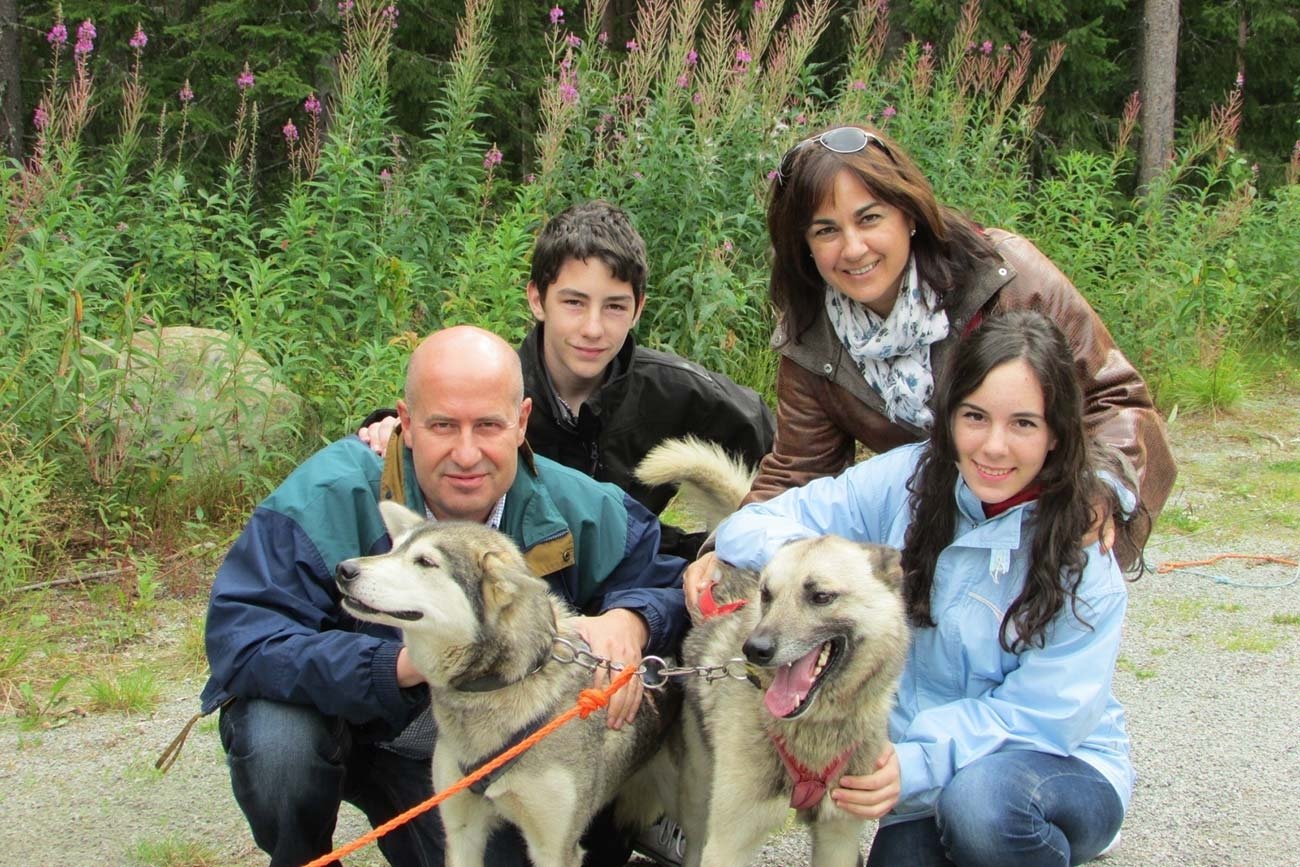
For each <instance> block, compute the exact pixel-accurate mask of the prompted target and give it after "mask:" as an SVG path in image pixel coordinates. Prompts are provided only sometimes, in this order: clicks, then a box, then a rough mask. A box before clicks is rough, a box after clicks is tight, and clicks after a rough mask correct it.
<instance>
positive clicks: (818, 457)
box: [746, 229, 1177, 567]
mask: <svg viewBox="0 0 1300 867" xmlns="http://www.w3.org/2000/svg"><path fill="white" fill-rule="evenodd" d="M988 235H989V238H990V239H991V240H992V241H993V243H994V247H995V249H996V250H997V252H998V255H999V256H1000V257H1001V261H998V262H990V263H988V264H987V265H985V266H983V267H981V268H980V269H978V270H977V271H975V273H974V274H973V275H972V279H971V282H970V285H969V287H968V288H967V289H966V290H965V291H964V292H963V293H962V294H961V296H960V297H958V298H956V299H955V300H954V302H953V303H952V305H951V306H950V307H949V309H948V318H949V324H950V326H951V327H950V331H949V334H948V336H947V337H946V338H944V339H943V340H942V341H940V342H939V343H936V344H935V345H934V346H933V347H932V348H931V353H932V354H931V362H932V365H933V368H934V370H935V372H936V374H937V373H938V372H939V371H941V370H943V367H944V363H945V362H946V360H947V358H948V356H949V355H950V354H951V352H952V350H953V347H954V346H955V345H956V343H957V341H958V340H959V339H960V338H961V335H962V333H963V330H964V329H965V327H966V326H967V324H968V323H969V322H970V320H971V317H973V316H975V315H976V314H977V313H980V312H981V311H998V310H1013V309H1023V308H1031V309H1034V310H1039V311H1042V312H1043V313H1045V314H1047V315H1048V316H1050V317H1051V318H1052V319H1053V320H1054V321H1055V322H1056V324H1057V325H1058V326H1059V327H1060V328H1061V330H1062V331H1064V332H1065V336H1066V338H1067V340H1069V343H1070V346H1071V347H1073V349H1074V356H1075V360H1076V363H1077V367H1078V371H1079V376H1080V378H1081V381H1082V382H1083V383H1084V417H1085V422H1086V424H1087V428H1088V432H1089V433H1091V434H1092V435H1093V436H1094V437H1096V438H1097V439H1098V440H1099V441H1100V442H1102V443H1104V444H1106V445H1109V446H1112V447H1113V448H1114V449H1116V450H1117V452H1118V455H1117V457H1118V460H1119V463H1120V464H1121V472H1122V474H1123V475H1124V476H1125V479H1124V481H1125V483H1126V484H1127V485H1128V487H1129V489H1130V490H1133V491H1134V492H1135V493H1136V494H1137V495H1138V501H1139V503H1140V504H1141V506H1142V507H1143V508H1142V509H1140V510H1139V511H1138V513H1136V514H1135V515H1134V516H1133V518H1132V520H1131V521H1129V522H1127V523H1125V524H1121V525H1120V527H1119V532H1118V534H1117V539H1116V553H1117V555H1118V556H1119V558H1120V562H1121V563H1123V564H1124V565H1125V566H1126V567H1131V566H1132V565H1134V564H1135V563H1136V555H1137V553H1138V552H1139V551H1140V550H1141V548H1142V546H1143V545H1144V544H1145V543H1146V539H1147V536H1148V535H1149V534H1150V532H1151V523H1152V521H1154V520H1155V517H1156V516H1157V515H1158V514H1159V513H1160V509H1161V508H1162V507H1163V506H1164V504H1165V500H1166V499H1167V498H1168V497H1169V492H1170V490H1171V489H1172V488H1173V484H1174V478H1175V476H1176V474H1177V470H1176V468H1175V466H1174V458H1173V454H1172V452H1171V451H1170V448H1169V439H1168V435H1167V433H1166V431H1165V424H1164V420H1163V419H1161V417H1160V414H1159V413H1158V412H1157V411H1156V409H1155V407H1154V406H1153V405H1152V403H1151V395H1150V392H1149V391H1148V390H1147V386H1146V383H1145V382H1144V381H1143V380H1142V377H1141V376H1140V375H1139V374H1138V372H1137V370H1135V369H1134V367H1133V365H1132V364H1130V363H1129V360H1128V359H1127V358H1125V357H1124V354H1123V353H1122V352H1120V350H1119V348H1118V347H1117V346H1116V345H1115V341H1114V340H1113V339H1112V338H1111V336H1110V332H1109V331H1107V330H1106V326H1105V325H1104V324H1103V323H1102V321H1101V319H1100V318H1099V317H1098V316H1097V314H1096V313H1095V312H1094V311H1093V309H1092V307H1090V306H1089V305H1088V302H1087V301H1086V300H1084V298H1083V296H1082V295H1080V294H1079V292H1078V290H1077V289H1075V288H1074V286H1073V284H1071V283H1070V281H1069V280H1068V279H1067V278H1066V276H1065V275H1064V274H1062V273H1061V271H1060V270H1059V269H1058V268H1057V267H1056V266H1055V265H1053V264H1052V262H1051V260H1049V259H1048V258H1047V257H1046V256H1044V255H1043V254H1042V253H1041V252H1040V251H1039V250H1038V248H1037V247H1035V246H1034V245H1033V244H1031V243H1030V242H1029V241H1027V240H1026V239H1024V238H1022V237H1020V236H1018V235H1013V234H1011V233H1009V232H1005V231H1002V230H999V229H990V230H988ZM773 344H774V346H775V347H776V348H777V349H778V351H779V352H780V353H781V364H780V368H779V370H778V373H777V384H776V393H777V410H776V415H777V425H776V441H775V442H774V443H773V446H772V452H771V453H770V454H768V455H767V457H765V458H764V459H763V462H762V464H761V465H760V468H759V473H758V477H757V478H756V479H755V480H754V484H753V487H752V488H751V489H750V492H749V496H748V498H746V502H759V501H762V500H767V499H770V498H771V497H774V496H776V495H777V494H779V493H781V492H782V491H784V490H786V489H787V488H793V487H797V486H799V485H803V484H805V483H806V482H808V481H810V480H812V479H814V478H817V477H819V476H828V475H834V474H835V473H838V472H840V471H841V470H843V469H844V468H845V467H847V466H848V465H849V464H850V463H851V462H852V461H853V458H854V443H855V442H860V443H862V444H863V445H864V446H866V448H868V449H869V450H871V451H872V452H882V451H886V450H888V449H891V448H893V447H894V446H898V445H901V444H903V443H907V442H914V441H916V440H919V439H922V438H924V436H925V431H922V430H920V429H919V428H914V427H912V426H910V425H908V424H905V423H900V422H893V421H890V420H889V419H888V418H887V417H886V416H885V414H884V403H883V402H882V401H881V399H880V397H879V396H878V395H877V394H876V393H875V392H873V391H872V390H871V389H870V388H869V387H868V386H867V384H866V381H865V380H864V379H863V377H862V374H861V372H860V371H859V370H858V367H857V365H856V364H854V362H853V359H852V358H850V357H849V354H848V352H847V350H845V348H844V346H843V344H842V343H841V342H840V340H839V338H838V337H837V336H836V334H835V332H834V330H833V328H832V327H831V324H830V320H829V319H828V318H827V317H826V316H825V314H823V315H821V316H819V317H818V319H817V321H816V322H815V323H814V324H813V325H812V327H810V328H809V329H808V331H807V332H805V333H804V334H803V335H802V336H801V338H800V339H799V341H798V342H794V341H788V342H786V341H783V340H782V335H781V332H780V330H779V329H778V332H777V335H776V336H775V337H774V338H773ZM1120 456H1122V457H1120Z"/></svg>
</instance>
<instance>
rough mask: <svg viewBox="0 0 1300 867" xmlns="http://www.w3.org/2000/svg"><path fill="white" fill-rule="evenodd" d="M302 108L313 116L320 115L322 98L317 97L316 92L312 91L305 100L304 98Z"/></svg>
mask: <svg viewBox="0 0 1300 867" xmlns="http://www.w3.org/2000/svg"><path fill="white" fill-rule="evenodd" d="M302 110H303V111H305V112H307V113H308V114H309V115H311V116H312V117H320V100H319V99H317V98H316V94H315V93H312V94H311V95H310V96H308V97H307V98H306V99H305V100H303V103H302Z"/></svg>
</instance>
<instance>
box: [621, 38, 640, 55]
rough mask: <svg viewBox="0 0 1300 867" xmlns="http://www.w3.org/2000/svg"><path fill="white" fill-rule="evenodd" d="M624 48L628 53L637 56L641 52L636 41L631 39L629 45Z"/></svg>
mask: <svg viewBox="0 0 1300 867" xmlns="http://www.w3.org/2000/svg"><path fill="white" fill-rule="evenodd" d="M624 47H626V48H627V50H628V53H630V54H636V53H637V52H638V51H640V50H641V46H640V45H639V44H638V43H637V41H636V40H635V39H629V40H628V41H627V45H626V46H624Z"/></svg>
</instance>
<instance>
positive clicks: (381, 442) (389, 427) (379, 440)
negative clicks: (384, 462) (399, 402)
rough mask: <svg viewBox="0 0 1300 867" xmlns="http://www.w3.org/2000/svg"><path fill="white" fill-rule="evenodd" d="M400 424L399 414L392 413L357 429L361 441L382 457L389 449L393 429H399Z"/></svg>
mask: <svg viewBox="0 0 1300 867" xmlns="http://www.w3.org/2000/svg"><path fill="white" fill-rule="evenodd" d="M398 424H399V422H398V420H397V416H395V415H390V416H388V418H381V419H380V420H379V421H377V422H375V423H374V424H372V425H367V426H366V427H363V428H361V429H360V430H358V431H357V436H358V437H360V438H361V441H362V442H363V443H365V444H366V445H368V446H370V450H371V451H372V452H374V453H375V454H377V455H379V456H380V457H381V458H382V457H383V456H384V452H386V451H388V441H389V440H390V439H392V437H393V431H395V430H397V425H398Z"/></svg>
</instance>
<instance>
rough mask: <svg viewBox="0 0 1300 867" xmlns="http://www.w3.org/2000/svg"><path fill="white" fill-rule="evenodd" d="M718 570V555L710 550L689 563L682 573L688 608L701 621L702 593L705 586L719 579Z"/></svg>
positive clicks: (692, 616)
mask: <svg viewBox="0 0 1300 867" xmlns="http://www.w3.org/2000/svg"><path fill="white" fill-rule="evenodd" d="M717 571H718V555H716V554H714V553H713V552H712V551H710V552H709V553H707V554H704V555H703V556H701V557H700V559H698V560H696V561H695V562H694V563H690V564H687V566H686V571H685V572H683V573H682V591H683V592H684V593H685V594H686V610H687V611H688V612H690V614H691V619H692V620H695V621H697V622H698V621H699V617H700V594H701V593H703V592H704V588H705V587H708V586H709V585H710V584H713V583H714V582H716V581H717V580H718V579H717V575H716V573H717Z"/></svg>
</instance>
